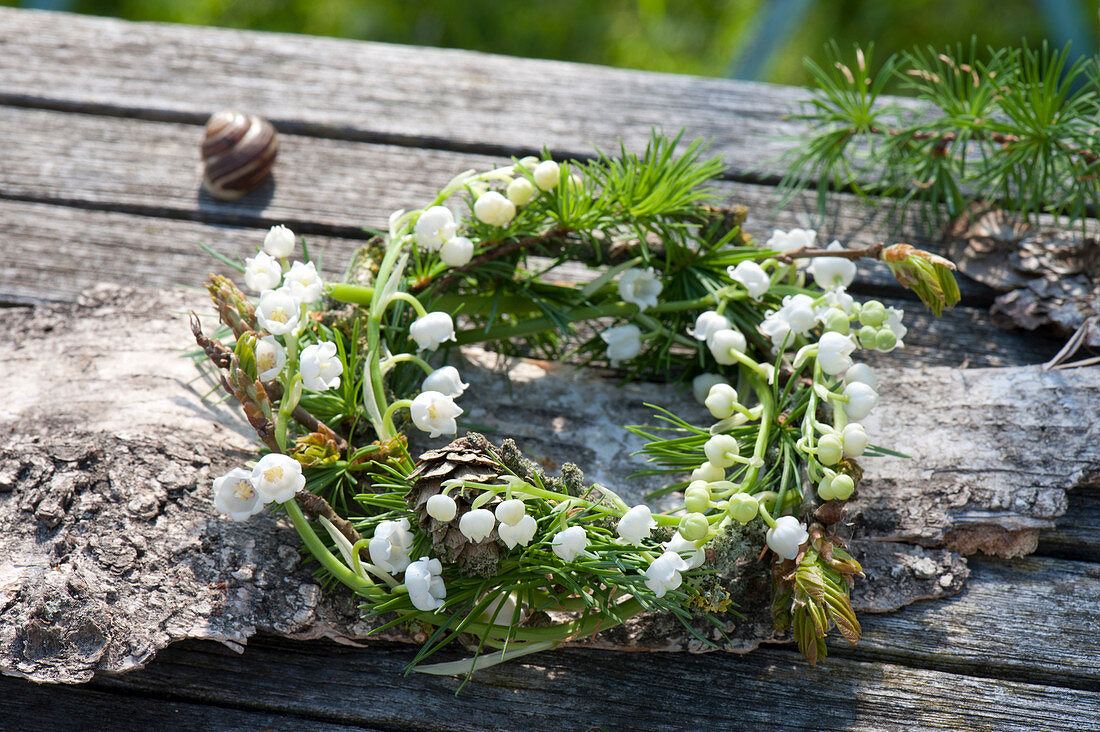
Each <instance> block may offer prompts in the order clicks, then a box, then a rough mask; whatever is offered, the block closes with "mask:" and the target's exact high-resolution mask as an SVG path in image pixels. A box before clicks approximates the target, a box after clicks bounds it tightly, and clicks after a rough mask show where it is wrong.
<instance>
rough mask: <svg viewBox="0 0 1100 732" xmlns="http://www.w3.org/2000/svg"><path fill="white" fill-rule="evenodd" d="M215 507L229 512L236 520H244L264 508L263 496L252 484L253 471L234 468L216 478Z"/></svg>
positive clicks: (230, 516)
mask: <svg viewBox="0 0 1100 732" xmlns="http://www.w3.org/2000/svg"><path fill="white" fill-rule="evenodd" d="M214 508H216V509H218V510H219V511H221V512H222V513H226V514H229V518H231V519H233V520H234V521H244V520H245V519H247V518H248V517H249V516H254V515H255V514H257V513H259V512H260V511H262V510H263V509H264V500H263V497H262V496H260V494H259V493H258V492H257V491H256V487H255V486H254V485H252V473H250V472H249V471H247V470H244V469H243V468H233V469H232V470H230V471H229V472H228V473H226V474H225V475H223V476H221V477H220V478H215V479H214Z"/></svg>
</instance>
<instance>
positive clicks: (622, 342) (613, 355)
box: [600, 323, 642, 366]
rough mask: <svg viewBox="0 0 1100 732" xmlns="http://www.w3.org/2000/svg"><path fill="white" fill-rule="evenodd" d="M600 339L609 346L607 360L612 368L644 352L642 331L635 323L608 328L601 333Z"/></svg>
mask: <svg viewBox="0 0 1100 732" xmlns="http://www.w3.org/2000/svg"><path fill="white" fill-rule="evenodd" d="M600 339H601V340H602V341H603V342H604V343H606V344H607V360H609V361H610V362H611V365H612V366H618V365H619V364H620V363H622V362H623V361H629V360H630V359H632V358H634V357H635V356H637V355H638V354H639V353H641V352H642V331H641V329H640V328H638V326H636V325H634V324H633V323H627V324H626V325H616V326H615V327H613V328H608V329H607V330H605V331H604V332H603V333H600Z"/></svg>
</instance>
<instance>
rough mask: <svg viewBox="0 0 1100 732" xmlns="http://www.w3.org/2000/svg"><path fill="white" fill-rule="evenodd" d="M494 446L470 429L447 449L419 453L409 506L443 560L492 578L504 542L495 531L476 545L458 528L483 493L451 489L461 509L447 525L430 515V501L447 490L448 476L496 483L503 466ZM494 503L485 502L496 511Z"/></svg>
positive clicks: (487, 506)
mask: <svg viewBox="0 0 1100 732" xmlns="http://www.w3.org/2000/svg"><path fill="white" fill-rule="evenodd" d="M490 450H491V445H490V444H489V441H488V440H486V439H485V438H484V437H483V436H482V435H479V434H477V433H475V432H471V433H470V434H468V435H466V436H465V437H461V438H459V439H457V440H455V441H454V442H452V443H451V444H449V445H447V446H446V447H442V448H440V449H438V450H429V451H428V452H426V453H424V454H423V455H421V456H420V460H419V462H418V463H417V466H416V470H414V471H413V473H412V475H410V476H409V479H410V481H412V488H411V490H410V491H409V494H408V499H407V500H408V503H409V507H410V508H411V509H413V511H415V512H416V514H417V517H418V518H417V522H418V523H419V524H420V529H421V530H422V531H423V532H424V533H425V534H426V535H427V536H429V537H431V540H432V549H433V550H434V551H435V553H436V555H438V556H439V558H440V559H442V560H443V561H444V562H447V563H452V564H457V565H458V567H459V570H460V571H461V572H462V573H463V574H466V575H469V576H481V577H492V576H493V575H495V574H496V568H497V563H498V561H499V560H500V545H499V543H498V542H497V532H496V530H495V529H494V530H493V533H491V534H490V535H489V536H488V538H486V539H485V540H484V541H482V542H480V543H477V544H475V543H473V542H471V541H470V540H469V539H467V538H466V536H465V535H464V534H463V533H462V532H461V531H459V529H458V522H459V519H461V518H462V514H464V513H466V512H467V511H469V510H470V504H471V503H472V502H473V500H474V499H475V498H477V496H478V495H479V492H478V491H477V490H462V491H457V490H454V491H451V492H450V493H448V495H450V496H451V497H452V498H454V499H455V502H456V503H457V504H458V513H457V514H456V515H455V517H454V518H453V519H451V520H450V521H448V522H447V523H441V522H439V521H436V520H435V519H434V518H432V517H431V516H429V515H428V509H427V504H428V499H429V498H431V497H432V496H434V495H436V494H437V493H440V492H441V491H442V490H443V484H444V483H445V482H447V481H449V480H455V479H461V480H467V481H471V482H474V483H493V482H496V481H497V479H498V478H499V477H500V475H501V474H502V473H503V472H504V469H503V468H502V467H501V466H500V464H499V463H498V462H497V461H496V460H495V459H494V457H493V455H492V453H491V452H490ZM494 502H499V501H498V499H494V500H493V501H490V503H489V505H486V506H484V508H488V509H490V510H492V507H493V503H494Z"/></svg>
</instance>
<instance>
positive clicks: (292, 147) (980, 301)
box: [0, 107, 994, 305]
mask: <svg viewBox="0 0 1100 732" xmlns="http://www.w3.org/2000/svg"><path fill="white" fill-rule="evenodd" d="M0 112H2V113H0V139H6V140H8V141H9V143H8V145H7V146H6V148H5V153H6V160H7V162H8V164H7V165H5V166H4V168H3V169H2V170H0V198H14V199H19V200H26V201H37V202H46V203H60V204H65V205H70V206H77V207H82V208H95V209H105V210H112V211H124V212H132V213H141V214H145V215H150V216H157V217H168V218H177V219H186V220H192V221H202V222H206V223H215V224H232V225H244V226H270V225H272V224H276V223H283V224H287V225H290V226H291V227H294V228H295V230H296V231H300V232H303V233H306V232H308V233H317V234H337V235H340V236H349V237H352V238H362V237H363V236H364V232H363V227H364V226H366V227H371V228H374V229H384V228H385V227H386V222H387V219H388V217H389V214H390V212H392V211H395V210H397V209H408V208H415V207H418V206H422V205H423V204H424V202H425V201H429V200H431V199H432V198H433V197H434V195H435V193H436V191H438V189H439V188H440V187H442V186H443V185H445V184H446V182H447V181H449V180H450V179H451V178H452V177H453V176H454V175H455V174H457V173H458V172H460V171H462V170H467V169H470V168H474V169H482V170H484V169H489V168H491V167H494V166H497V165H500V164H502V163H503V162H505V161H506V160H507V158H506V157H501V156H497V157H491V156H485V155H474V154H469V153H456V152H449V151H441V150H429V149H418V148H408V147H396V146H393V145H376V144H367V143H357V142H350V141H347V140H331V139H324V138H317V137H303V136H301V135H283V136H282V138H281V142H280V152H279V155H280V158H279V163H278V165H277V168H276V174H275V178H274V179H273V181H269V182H268V183H267V184H265V185H264V186H262V187H261V188H260V189H259V190H257V191H255V192H253V193H252V194H250V195H249V196H247V197H245V198H244V199H242V200H240V201H236V202H224V201H217V200H215V199H213V198H211V197H210V196H208V195H206V194H205V193H202V192H200V184H201V181H202V164H201V162H200V161H199V159H198V155H197V150H198V144H199V141H200V140H201V138H202V130H201V128H200V127H197V126H196V125H186V124H175V123H161V122H150V121H146V120H136V119H125V118H114V117H102V116H96V115H88V114H73V113H63V112H57V111H51V110H41V109H21V108H15V107H0ZM717 188H718V191H719V193H720V195H721V196H722V200H723V202H724V203H737V204H741V205H745V206H748V207H749V210H750V216H749V220H748V222H747V224H746V230H747V231H748V232H749V233H750V234H752V235H753V236H755V237H757V238H758V239H760V240H761V241H763V240H766V239H767V237H768V236H769V235H770V232H771V230H772V229H774V228H780V229H790V228H792V227H795V226H805V225H807V224H808V223H809V222H810V221H811V220H815V214H814V213H813V208H812V206H813V204H812V203H811V197H810V196H801V197H799V198H798V199H796V200H794V201H792V202H791V203H790V205H788V206H787V207H785V208H784V209H783V210H779V208H778V203H779V196H778V194H777V193H776V191H775V189H774V188H771V187H768V186H761V185H752V184H743V183H733V182H728V181H726V182H721V183H719V184H718V185H717ZM833 204H834V210H833V213H832V214H831V215H830V217H829V218H828V219H827V220H823V221H821V224H822V231H821V238H822V241H823V242H827V241H828V240H829V239H831V238H839V239H842V240H843V241H845V242H846V243H849V245H851V246H865V245H867V244H871V243H873V242H874V241H877V240H881V239H882V238H883V237H885V236H886V235H887V232H888V231H891V226H892V224H891V222H890V221H888V220H887V217H886V214H885V213H883V212H877V213H876V212H874V211H871V210H870V209H868V208H866V207H865V206H863V205H862V204H861V203H860V202H859V201H858V199H856V198H855V197H854V196H837V197H836V198H835V199H834V201H833ZM915 220H916V219H915V217H911V218H910V219H909V225H908V226H907V227H902V228H901V229H900V230H898V231H893V232H892V233H893V234H894V235H895V238H902V239H905V240H907V241H910V242H912V243H914V244H916V245H918V246H922V247H925V248H929V249H933V250H938V249H939V243H938V242H936V241H933V240H930V239H929V238H928V236H927V235H926V232H923V231H921V230H920V229H919V228H918V227H917V226H916V225H915V224H914V221H915ZM894 228H897V227H894ZM961 284H962V291H963V296H964V298H965V299H966V302H967V303H968V304H972V305H988V304H989V303H990V302H992V298H993V294H994V293H993V291H992V290H991V289H989V288H987V287H986V286H984V285H980V284H978V283H976V282H974V281H972V280H970V279H969V278H962V283H961ZM857 288H859V289H860V290H862V291H864V292H873V293H875V294H891V293H900V292H902V290H901V288H900V287H899V286H898V285H897V282H896V281H895V280H894V278H893V276H892V275H891V274H890V273H889V271H888V270H887V269H886V268H885V267H884V266H877V265H870V264H868V263H865V265H864V266H863V268H862V270H861V276H860V280H859V283H858V284H857Z"/></svg>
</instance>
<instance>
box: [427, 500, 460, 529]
mask: <svg viewBox="0 0 1100 732" xmlns="http://www.w3.org/2000/svg"><path fill="white" fill-rule="evenodd" d="M426 508H427V509H428V515H429V516H431V517H432V518H434V519H435V520H436V521H442V522H443V523H447V522H448V521H450V520H451V519H453V518H454V517H455V514H457V513H458V504H457V503H455V499H453V498H451V497H450V496H445V495H443V494H442V493H436V494H435V495H434V496H432V497H431V498H429V499H428V504H427V506H426Z"/></svg>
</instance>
